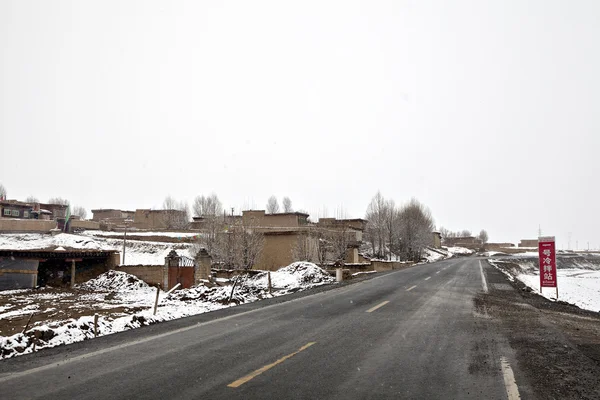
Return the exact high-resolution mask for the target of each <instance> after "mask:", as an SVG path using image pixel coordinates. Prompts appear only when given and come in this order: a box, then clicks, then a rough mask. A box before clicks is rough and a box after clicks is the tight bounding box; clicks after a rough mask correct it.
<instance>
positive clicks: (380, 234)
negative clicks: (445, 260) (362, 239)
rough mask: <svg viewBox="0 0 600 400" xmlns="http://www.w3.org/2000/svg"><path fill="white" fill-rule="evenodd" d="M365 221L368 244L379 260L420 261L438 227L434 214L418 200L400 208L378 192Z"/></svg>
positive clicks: (370, 204) (368, 208) (412, 200)
mask: <svg viewBox="0 0 600 400" xmlns="http://www.w3.org/2000/svg"><path fill="white" fill-rule="evenodd" d="M365 219H366V220H367V221H368V223H367V229H366V232H365V236H366V241H367V243H368V244H369V247H370V250H371V253H372V254H371V255H372V256H374V257H376V258H382V259H389V260H391V259H392V258H393V257H394V256H396V257H399V258H400V259H403V260H419V259H420V258H421V255H422V252H423V250H424V249H425V248H426V247H428V246H431V245H432V241H433V239H432V232H433V230H434V229H435V224H434V220H433V217H432V215H431V211H430V210H429V208H427V207H426V206H425V205H424V204H422V203H421V202H419V201H418V200H417V199H415V198H413V199H411V200H410V201H409V202H408V203H406V204H402V205H400V206H397V205H396V203H395V202H394V200H392V199H385V198H384V197H383V195H382V194H381V192H377V194H376V195H375V196H374V197H373V199H372V200H371V202H370V203H369V206H368V207H367V212H366V215H365Z"/></svg>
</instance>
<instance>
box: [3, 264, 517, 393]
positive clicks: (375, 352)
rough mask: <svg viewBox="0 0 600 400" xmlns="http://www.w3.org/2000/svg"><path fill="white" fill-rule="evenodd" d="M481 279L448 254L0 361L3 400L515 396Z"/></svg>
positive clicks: (508, 356)
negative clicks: (482, 301)
mask: <svg viewBox="0 0 600 400" xmlns="http://www.w3.org/2000/svg"><path fill="white" fill-rule="evenodd" d="M488 274H496V275H499V273H498V272H497V271H495V270H493V269H492V268H491V267H490V266H489V265H488V264H487V262H485V261H482V262H480V260H479V259H476V258H460V259H450V260H447V261H442V262H438V263H433V264H428V265H422V266H416V267H413V268H410V269H406V270H401V271H396V272H392V273H389V274H385V275H381V276H378V277H375V278H373V279H369V280H365V281H362V282H360V283H356V284H352V285H346V286H341V287H339V288H336V289H333V290H328V291H322V292H318V293H316V294H312V295H309V296H296V298H295V299H293V300H291V301H286V302H283V303H275V304H269V303H268V302H266V303H264V304H263V305H257V304H256V303H255V305H254V306H252V307H246V308H244V307H243V306H240V307H236V309H237V310H235V311H232V309H229V311H223V312H215V313H210V314H213V315H212V316H211V317H210V318H208V317H207V316H204V319H198V318H196V319H194V318H189V319H185V320H180V321H178V322H177V323H176V324H168V323H166V324H159V325H161V326H160V327H158V326H154V327H148V328H149V329H145V328H142V329H139V330H138V331H137V332H126V333H124V334H116V335H111V336H112V337H106V338H99V339H95V340H93V341H88V342H87V343H83V344H78V345H73V346H65V347H63V348H62V349H51V350H47V351H42V352H40V353H38V354H33V355H30V356H23V357H18V358H16V359H9V360H5V361H2V362H0V388H1V393H2V398H11V399H13V398H14V399H20V398H41V397H44V398H56V399H59V398H60V399H71V398H73V399H75V398H76V399H100V398H102V399H132V398H146V399H165V398H185V399H187V398H190V399H191V398H194V399H199V398H209V399H236V398H239V399H259V398H260V399H263V398H269V399H271V398H282V399H296V398H297V399H353V398H355V399H384V398H390V399H391V398H393V399H398V398H410V399H436V398H437V399H483V398H485V399H506V398H510V399H512V398H518V397H515V396H518V393H519V389H520V388H519V387H518V386H516V384H515V375H516V376H518V370H515V369H514V364H515V362H514V354H513V353H512V350H511V347H510V346H509V345H508V344H507V343H506V341H505V340H504V339H503V335H502V332H501V329H500V328H499V327H498V325H497V324H494V323H493V322H492V321H491V320H490V317H489V316H488V315H487V312H486V309H485V307H480V306H478V305H477V302H476V301H475V299H476V297H477V296H480V295H481V294H482V292H484V291H485V290H486V289H487V279H486V276H487V275H488ZM265 304H266V305H265ZM511 366H513V367H511ZM516 380H517V382H518V381H519V379H518V378H517V379H516ZM525 391H526V392H527V388H525Z"/></svg>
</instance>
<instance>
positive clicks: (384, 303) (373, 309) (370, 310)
mask: <svg viewBox="0 0 600 400" xmlns="http://www.w3.org/2000/svg"><path fill="white" fill-rule="evenodd" d="M387 303H389V301H387V300H386V301H384V302H383V303H381V304H378V305H376V306H375V307H373V308H369V309H368V310H367V312H373V311H375V310H377V309H378V308H380V307H383V306H385V305H386V304H387Z"/></svg>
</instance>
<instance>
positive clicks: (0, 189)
mask: <svg viewBox="0 0 600 400" xmlns="http://www.w3.org/2000/svg"><path fill="white" fill-rule="evenodd" d="M0 200H6V188H5V187H4V185H3V184H1V183H0Z"/></svg>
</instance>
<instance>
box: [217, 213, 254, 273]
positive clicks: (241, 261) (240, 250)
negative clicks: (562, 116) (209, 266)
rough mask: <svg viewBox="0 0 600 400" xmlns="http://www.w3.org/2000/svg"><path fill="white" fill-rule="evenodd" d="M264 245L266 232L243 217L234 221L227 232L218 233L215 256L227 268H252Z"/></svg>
mask: <svg viewBox="0 0 600 400" xmlns="http://www.w3.org/2000/svg"><path fill="white" fill-rule="evenodd" d="M263 247H264V234H263V233H262V232H260V231H259V230H258V229H256V227H255V226H254V224H253V223H252V222H249V223H244V222H243V221H242V220H241V219H240V220H237V221H235V222H233V223H232V224H231V225H230V226H229V227H228V229H227V231H226V232H222V233H220V234H219V235H218V237H217V240H216V242H215V248H214V252H213V254H214V256H213V259H216V260H217V262H220V263H222V264H223V265H224V266H225V267H226V268H231V269H245V270H248V269H251V268H252V267H253V266H254V264H255V263H256V261H257V260H258V258H259V257H260V254H261V253H262V250H263Z"/></svg>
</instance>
